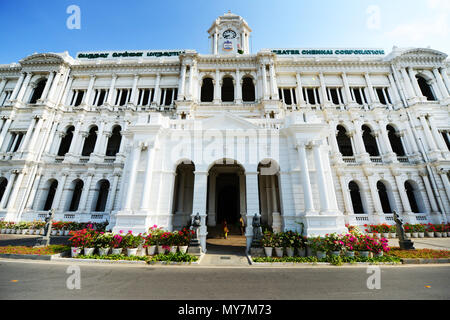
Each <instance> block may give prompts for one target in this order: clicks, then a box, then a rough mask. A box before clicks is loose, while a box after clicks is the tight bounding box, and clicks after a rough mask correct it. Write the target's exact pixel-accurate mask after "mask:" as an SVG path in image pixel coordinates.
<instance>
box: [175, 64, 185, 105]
mask: <svg viewBox="0 0 450 320" xmlns="http://www.w3.org/2000/svg"><path fill="white" fill-rule="evenodd" d="M185 83H186V65H185V64H184V63H183V64H182V65H181V75H180V79H179V82H178V97H177V100H184V86H185Z"/></svg>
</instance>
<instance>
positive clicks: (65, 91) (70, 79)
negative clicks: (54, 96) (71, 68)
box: [61, 76, 73, 105]
mask: <svg viewBox="0 0 450 320" xmlns="http://www.w3.org/2000/svg"><path fill="white" fill-rule="evenodd" d="M72 83H73V76H69V81H68V82H67V85H66V88H65V90H64V95H63V96H62V98H61V103H62V104H64V105H68V104H69V103H70V101H68V98H69V92H70V88H71V87H72Z"/></svg>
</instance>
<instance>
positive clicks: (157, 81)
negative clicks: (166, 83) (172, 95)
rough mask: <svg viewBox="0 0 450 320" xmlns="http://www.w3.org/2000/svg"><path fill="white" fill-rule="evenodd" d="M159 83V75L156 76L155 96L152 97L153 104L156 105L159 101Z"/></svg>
mask: <svg viewBox="0 0 450 320" xmlns="http://www.w3.org/2000/svg"><path fill="white" fill-rule="evenodd" d="M160 82H161V74H160V73H158V74H156V83H155V94H154V96H153V98H154V100H153V101H154V102H156V105H159V101H160V100H161V90H160V89H159V84H160Z"/></svg>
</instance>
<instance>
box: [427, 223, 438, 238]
mask: <svg viewBox="0 0 450 320" xmlns="http://www.w3.org/2000/svg"><path fill="white" fill-rule="evenodd" d="M435 231H436V229H435V228H434V225H432V224H431V223H428V224H426V225H425V237H427V238H434V232H435Z"/></svg>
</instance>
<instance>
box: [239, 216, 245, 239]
mask: <svg viewBox="0 0 450 320" xmlns="http://www.w3.org/2000/svg"><path fill="white" fill-rule="evenodd" d="M239 227H240V228H241V236H242V235H244V230H245V223H244V218H242V216H241V217H240V218H239Z"/></svg>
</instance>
